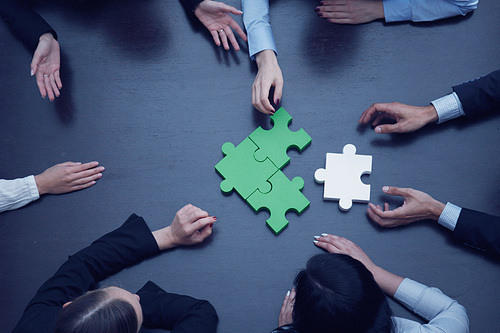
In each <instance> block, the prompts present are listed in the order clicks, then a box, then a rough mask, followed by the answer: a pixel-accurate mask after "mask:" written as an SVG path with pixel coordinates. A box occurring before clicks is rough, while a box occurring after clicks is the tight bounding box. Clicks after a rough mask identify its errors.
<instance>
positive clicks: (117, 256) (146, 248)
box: [14, 214, 159, 333]
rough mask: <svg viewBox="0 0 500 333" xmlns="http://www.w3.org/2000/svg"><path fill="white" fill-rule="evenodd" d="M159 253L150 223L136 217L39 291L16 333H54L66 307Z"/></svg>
mask: <svg viewBox="0 0 500 333" xmlns="http://www.w3.org/2000/svg"><path fill="white" fill-rule="evenodd" d="M158 252H159V248H158V245H157V243H156V241H155V239H154V237H153V235H152V234H151V231H150V230H149V228H148V226H147V225H146V222H145V221H144V220H143V219H142V218H141V217H138V216H137V215H135V214H132V215H131V216H130V217H129V218H128V219H127V221H125V223H124V224H123V225H122V226H121V227H119V228H118V229H116V230H115V231H112V232H110V233H108V234H106V235H104V236H103V237H101V238H99V239H98V240H96V241H95V242H93V243H92V244H91V245H90V246H88V247H86V248H84V249H83V250H81V251H79V252H77V253H76V254H74V255H72V256H70V257H69V258H68V260H67V261H66V262H65V263H64V264H63V265H62V266H61V267H60V268H59V270H58V271H57V272H56V273H55V274H54V275H53V276H52V277H51V278H50V279H49V280H47V282H45V283H44V284H43V285H42V286H41V287H40V289H38V291H37V293H36V295H35V297H33V299H32V300H31V301H30V303H29V304H28V306H27V307H26V310H25V311H24V313H23V316H22V318H21V320H20V321H19V322H18V324H17V326H16V328H15V329H14V332H37V333H41V332H51V333H52V332H54V326H55V321H56V319H57V315H58V314H59V312H60V310H61V307H62V305H63V304H64V303H66V302H68V301H71V300H73V299H74V298H76V297H78V296H80V295H82V294H84V293H85V292H87V291H88V290H90V289H91V288H93V287H94V285H95V284H96V283H97V282H98V281H100V280H103V279H104V278H106V277H108V276H110V275H113V274H115V273H117V272H118V271H120V270H122V269H123V268H125V267H128V266H131V265H133V264H135V263H138V262H139V261H141V260H143V259H145V258H147V257H149V256H152V255H154V254H156V253H158Z"/></svg>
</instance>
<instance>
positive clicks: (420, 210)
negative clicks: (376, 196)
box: [367, 186, 445, 227]
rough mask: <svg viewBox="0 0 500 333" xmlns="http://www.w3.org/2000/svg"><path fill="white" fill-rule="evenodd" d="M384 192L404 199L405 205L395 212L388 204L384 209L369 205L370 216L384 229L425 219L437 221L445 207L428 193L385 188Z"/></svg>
mask: <svg viewBox="0 0 500 333" xmlns="http://www.w3.org/2000/svg"><path fill="white" fill-rule="evenodd" d="M382 190H383V191H384V192H385V193H387V194H390V195H398V196H402V197H403V198H404V203H403V205H402V206H401V207H398V208H396V209H394V210H390V208H389V204H388V203H387V202H386V203H385V204H384V208H382V207H381V206H379V205H374V204H372V203H369V204H368V206H369V208H368V209H367V213H368V215H369V216H370V218H371V219H372V220H373V221H375V222H377V223H378V224H379V225H380V226H382V227H397V226H400V225H406V224H410V223H413V222H416V221H421V220H425V219H431V220H435V221H437V220H438V219H439V216H440V215H441V213H442V212H443V209H444V207H445V205H444V204H443V203H442V202H439V201H437V200H435V199H434V198H432V197H431V196H430V195H428V194H427V193H424V192H421V191H417V190H414V189H411V188H398V187H394V186H384V187H383V188H382Z"/></svg>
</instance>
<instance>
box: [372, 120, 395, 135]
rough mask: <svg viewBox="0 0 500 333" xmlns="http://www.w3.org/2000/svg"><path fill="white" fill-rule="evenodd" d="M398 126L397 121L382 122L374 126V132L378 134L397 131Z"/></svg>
mask: <svg viewBox="0 0 500 333" xmlns="http://www.w3.org/2000/svg"><path fill="white" fill-rule="evenodd" d="M399 132H400V126H399V124H398V123H395V124H384V125H378V126H377V127H375V133H378V134H388V133H399Z"/></svg>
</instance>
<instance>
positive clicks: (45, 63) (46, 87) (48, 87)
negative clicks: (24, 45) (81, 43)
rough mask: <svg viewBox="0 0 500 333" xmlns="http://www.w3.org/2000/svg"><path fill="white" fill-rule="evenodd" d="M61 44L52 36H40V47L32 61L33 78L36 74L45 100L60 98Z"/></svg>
mask: <svg viewBox="0 0 500 333" xmlns="http://www.w3.org/2000/svg"><path fill="white" fill-rule="evenodd" d="M59 52H60V51H59V43H58V42H57V40H55V39H54V37H53V36H52V34H50V33H45V34H43V35H41V36H40V39H39V42H38V47H37V48H36V50H35V53H34V54H33V60H32V61H31V76H33V75H35V74H36V84H37V85H38V90H40V94H41V95H42V97H43V98H45V96H47V95H48V96H49V99H50V101H53V100H54V98H55V97H54V96H56V97H59V95H60V93H59V89H61V88H62V83H61V78H60V77H59V69H60V67H61V62H60V53H59Z"/></svg>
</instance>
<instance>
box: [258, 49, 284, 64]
mask: <svg viewBox="0 0 500 333" xmlns="http://www.w3.org/2000/svg"><path fill="white" fill-rule="evenodd" d="M255 62H256V63H257V66H258V67H260V66H261V65H264V64H267V63H276V64H277V63H278V59H277V58H276V54H275V53H274V51H273V50H263V51H260V52H259V53H257V54H256V55H255Z"/></svg>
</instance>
